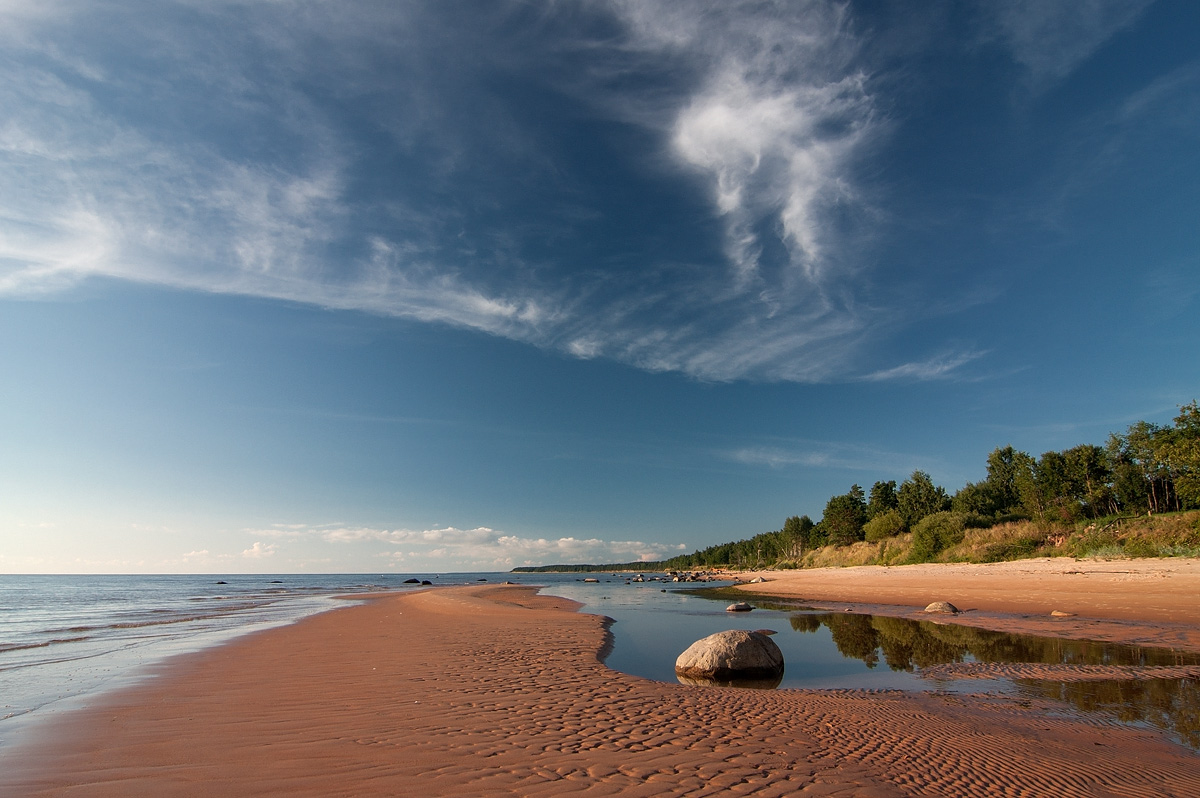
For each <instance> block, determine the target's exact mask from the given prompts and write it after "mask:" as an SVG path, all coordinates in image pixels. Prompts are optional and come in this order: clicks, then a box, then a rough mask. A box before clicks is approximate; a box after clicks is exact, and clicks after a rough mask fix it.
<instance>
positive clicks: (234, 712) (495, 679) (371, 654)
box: [0, 561, 1200, 798]
mask: <svg viewBox="0 0 1200 798" xmlns="http://www.w3.org/2000/svg"><path fill="white" fill-rule="evenodd" d="M1010 565H1011V566H1013V567H1012V568H1010V569H1008V573H1009V574H1010V577H1003V576H997V575H996V574H997V573H999V572H1000V571H1002V570H1003V569H999V570H997V571H992V570H983V571H982V573H983V574H985V575H984V576H982V577H978V578H977V576H976V575H977V574H978V573H981V571H980V570H979V568H978V567H975V569H970V568H960V567H958V566H950V567H944V566H921V567H920V569H921V570H916V571H911V572H906V571H902V570H901V569H895V568H893V569H890V571H886V572H885V571H884V569H879V571H878V572H875V571H867V572H863V574H862V575H861V576H858V577H855V576H854V575H853V573H852V572H853V571H855V570H858V569H843V570H839V571H837V572H829V573H826V572H805V573H801V574H787V575H780V578H779V579H778V580H776V581H773V582H768V583H766V584H765V585H763V586H762V587H764V588H765V589H768V590H773V591H778V592H787V593H790V594H792V595H800V596H805V597H806V598H811V599H814V600H815V599H818V598H821V597H822V596H824V599H825V600H835V601H851V600H853V601H855V602H863V603H864V604H879V605H889V607H890V611H892V612H896V613H904V612H910V611H912V608H913V607H917V606H924V604H925V603H927V602H928V601H932V600H934V599H945V600H949V601H952V602H953V603H955V604H957V605H959V606H960V607H962V608H964V609H970V610H974V612H967V613H964V614H963V616H960V617H963V618H968V617H970V616H975V617H976V619H978V618H980V617H982V616H983V615H984V614H991V615H993V616H994V617H996V618H997V619H999V620H1001V621H1004V622H1007V623H1010V624H1015V625H1017V626H1020V625H1021V624H1022V623H1027V625H1028V624H1033V625H1036V624H1035V623H1033V622H1035V621H1038V620H1039V619H1041V617H1042V616H1043V615H1046V614H1048V613H1049V612H1050V611H1051V610H1052V609H1062V610H1063V611H1072V612H1078V613H1079V614H1078V615H1077V616H1075V617H1072V618H1065V619H1057V618H1056V619H1054V622H1055V623H1057V622H1059V621H1064V622H1066V623H1069V624H1073V625H1075V626H1078V625H1082V624H1087V623H1091V621H1088V620H1085V619H1084V618H1085V616H1088V615H1089V614H1092V615H1095V616H1096V617H1100V618H1108V619H1115V621H1118V622H1120V623H1114V622H1111V620H1110V623H1109V624H1108V625H1109V626H1114V627H1115V626H1121V625H1122V624H1124V623H1126V621H1128V620H1129V619H1130V618H1132V620H1133V621H1136V623H1134V624H1131V625H1130V626H1129V628H1132V629H1135V630H1137V631H1135V633H1134V634H1135V635H1147V634H1151V633H1152V632H1153V630H1154V629H1155V628H1161V629H1164V630H1167V632H1168V634H1169V635H1176V634H1179V635H1182V636H1183V637H1186V638H1188V639H1189V640H1192V641H1193V642H1192V647H1195V644H1194V638H1192V637H1190V636H1189V635H1192V634H1194V633H1195V630H1196V626H1197V624H1196V622H1195V609H1194V608H1190V609H1189V608H1188V607H1187V606H1186V605H1188V604H1190V603H1192V602H1194V601H1195V597H1196V596H1197V595H1198V593H1197V591H1196V589H1195V588H1196V586H1197V585H1196V582H1195V578H1196V574H1197V573H1198V571H1197V563H1195V562H1183V561H1163V562H1161V563H1151V564H1148V565H1144V566H1143V565H1142V564H1134V565H1131V564H1129V563H1099V564H1096V565H1095V567H1096V568H1098V569H1099V568H1101V567H1103V568H1111V569H1112V571H1114V572H1115V571H1118V570H1124V571H1126V573H1123V574H1116V573H1112V574H1108V575H1099V574H1096V573H1094V572H1089V573H1088V574H1072V573H1066V571H1070V570H1072V569H1073V568H1075V566H1076V565H1077V564H1075V563H1073V562H1065V563H1057V562H1055V563H1053V564H1052V566H1043V565H1041V564H1039V563H1032V564H1010ZM1091 567H1093V566H1092V564H1087V568H1091ZM1026 568H1027V569H1032V570H1030V571H1026V570H1023V569H1026ZM1043 568H1046V570H1042V569H1043ZM1055 569H1057V570H1055ZM1163 569H1167V570H1163ZM1157 574H1163V575H1161V576H1160V575H1157ZM1120 576H1124V577H1129V578H1128V579H1127V580H1125V581H1122V580H1120V579H1118V577H1120ZM768 578H769V579H772V578H773V576H771V575H768ZM980 579H981V580H982V581H978V580H980ZM922 580H924V581H922ZM1006 580H1007V581H1006ZM976 581H978V584H974V585H973V584H972V583H973V582H976ZM1035 583H1036V586H1040V587H1039V590H1040V592H1039V590H1035V589H1034V587H1035ZM1127 584H1133V585H1140V586H1142V587H1143V588H1144V589H1142V590H1129V591H1127V590H1126V589H1125V588H1124V586H1125V585H1127ZM1005 585H1007V587H1005ZM989 596H990V597H992V598H995V601H994V602H993V600H992V598H989ZM1069 598H1073V599H1074V603H1067V600H1068V599H1069ZM1046 602H1048V603H1046ZM855 606H859V605H858V604H856V605H855ZM1117 608H1120V609H1119V611H1118V609H1117ZM574 609H575V607H574V605H572V604H571V603H570V602H568V601H565V600H562V599H555V598H551V597H538V596H535V595H534V594H533V591H532V590H531V589H529V588H524V587H501V586H475V587H466V588H439V589H434V590H429V591H425V592H420V593H409V594H399V595H389V596H386V597H382V598H379V599H376V600H373V601H370V602H368V603H366V604H363V605H359V606H351V607H347V608H345V609H341V610H336V611H333V612H329V613H326V614H323V615H319V616H315V617H312V618H309V619H306V620H304V621H302V622H300V623H298V624H295V625H293V626H290V627H285V628H282V629H275V630H271V631H267V632H262V633H258V634H255V635H252V636H249V637H245V638H241V639H239V640H237V641H235V642H233V643H230V644H228V645H225V646H222V647H219V648H214V649H210V650H207V651H204V652H201V653H199V654H193V655H188V656H185V657H181V658H178V659H176V660H173V661H171V662H170V663H168V665H166V666H165V667H163V668H162V669H161V672H160V674H159V675H158V676H157V677H156V678H154V679H153V680H151V681H148V682H145V683H143V684H141V685H140V686H137V687H135V688H132V689H130V690H127V691H124V692H121V693H118V694H115V695H112V696H109V697H108V698H106V699H105V700H104V701H103V702H102V703H101V704H99V705H97V706H94V707H92V708H90V709H87V710H82V711H80V712H77V713H75V714H72V715H70V716H67V717H65V718H63V719H61V720H59V721H57V722H55V723H53V724H51V725H49V726H48V727H44V728H43V730H42V731H41V733H40V734H39V735H38V737H37V738H36V739H32V740H29V741H28V742H27V744H26V745H25V746H24V748H23V749H21V750H19V751H17V752H16V753H15V754H12V753H10V755H9V756H8V757H7V758H6V761H5V762H4V770H3V771H0V772H2V773H3V775H2V776H0V785H3V787H0V790H3V794H5V795H22V796H24V795H63V796H171V795H187V796H214V795H215V796H285V795H286V796H384V795H388V796H393V795H398V796H408V795H412V796H429V795H455V796H546V797H547V798H550V797H551V796H560V795H571V794H586V795H629V796H670V795H696V796H703V795H713V796H717V795H721V796H724V795H762V796H785V795H801V796H803V795H823V796H846V798H850V796H859V797H860V798H870V797H872V796H903V795H925V796H959V795H962V796H1089V797H1094V796H1146V797H1147V798H1149V797H1150V796H1192V797H1193V798H1194V796H1197V795H1200V755H1197V754H1196V753H1193V752H1191V751H1189V750H1187V749H1185V748H1183V747H1181V746H1178V745H1176V744H1174V743H1171V742H1170V741H1168V740H1167V739H1166V738H1164V737H1162V736H1161V735H1160V734H1158V733H1157V732H1154V731H1152V730H1143V729H1136V728H1128V727H1117V726H1115V725H1111V724H1107V723H1102V722H1099V721H1096V722H1085V721H1079V720H1071V719H1067V718H1064V717H1061V713H1058V714H1056V713H1054V712H1052V711H1051V705H1049V704H1041V703H1039V702H1038V701H1037V700H1032V701H1031V700H1029V699H1017V698H1015V697H1004V696H983V695H979V696H967V695H946V694H938V693H929V694H906V693H899V692H886V693H872V692H863V691H818V692H808V691H791V690H783V691H757V690H738V689H732V688H709V687H686V686H683V685H676V684H662V683H656V682H651V681H647V680H644V679H639V678H636V677H632V676H627V675H624V674H621V673H616V672H613V671H610V670H608V669H607V668H605V667H604V666H603V665H602V664H601V663H600V662H599V660H598V654H600V653H601V652H602V651H603V649H604V647H605V645H606V642H607V638H606V633H605V628H604V621H603V619H601V618H598V617H596V616H593V615H588V614H582V613H577V612H575V611H574ZM1143 610H1144V611H1145V614H1144V615H1143V616H1139V615H1138V613H1141V612H1142V611H1143ZM1022 619H1024V620H1022ZM1048 622H1049V621H1048ZM1178 630H1182V631H1178Z"/></svg>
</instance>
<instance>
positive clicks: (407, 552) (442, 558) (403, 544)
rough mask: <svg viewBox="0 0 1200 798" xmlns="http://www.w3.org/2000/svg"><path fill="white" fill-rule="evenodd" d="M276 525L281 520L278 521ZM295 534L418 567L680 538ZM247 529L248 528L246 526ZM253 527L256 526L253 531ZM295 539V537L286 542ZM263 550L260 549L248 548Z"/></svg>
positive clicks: (562, 558) (483, 563)
mask: <svg viewBox="0 0 1200 798" xmlns="http://www.w3.org/2000/svg"><path fill="white" fill-rule="evenodd" d="M279 526H282V525H279ZM286 526H287V527H288V528H289V529H294V530H295V531H297V532H298V533H299V538H300V539H302V540H306V541H310V542H318V543H323V544H327V545H335V546H342V545H348V544H353V545H358V546H364V547H366V548H367V549H368V550H373V551H374V553H375V555H376V556H382V557H387V558H389V559H390V560H392V561H393V562H394V563H397V564H400V563H403V564H404V565H405V566H406V567H409V568H416V569H424V570H440V571H452V570H462V571H471V570H507V569H509V568H512V567H514V566H517V565H541V564H546V563H577V562H633V561H638V560H642V561H650V560H657V559H662V558H664V557H670V556H674V555H675V554H678V553H679V552H681V551H683V550H684V548H685V547H684V546H683V544H664V543H647V542H644V541H637V540H617V541H610V540H603V539H600V538H576V537H560V538H544V537H522V536H520V535H513V534H508V533H505V532H503V531H500V530H496V529H492V528H490V527H484V526H481V527H475V528H472V529H460V528H458V527H453V526H449V527H435V528H432V529H421V530H413V529H382V528H373V527H349V526H341V525H339V526H336V527H330V526H329V525H313V526H305V525H295V524H288V525H286ZM248 531H249V530H248ZM255 533H257V530H256V531H255ZM298 545H301V544H300V542H296V543H292V544H289V549H290V548H291V547H293V546H298ZM274 550H275V546H274V545H271V546H263V544H262V543H256V544H255V546H254V548H253V549H248V550H247V551H246V552H243V556H247V557H250V556H266V555H267V554H269V553H274ZM258 551H263V552H264V553H263V554H251V552H258Z"/></svg>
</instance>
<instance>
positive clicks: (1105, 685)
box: [1016, 679, 1200, 749]
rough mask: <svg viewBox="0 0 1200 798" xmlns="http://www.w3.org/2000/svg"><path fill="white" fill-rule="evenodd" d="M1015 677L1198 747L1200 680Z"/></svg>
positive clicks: (1030, 687)
mask: <svg viewBox="0 0 1200 798" xmlns="http://www.w3.org/2000/svg"><path fill="white" fill-rule="evenodd" d="M1016 681H1017V684H1019V685H1021V686H1022V687H1023V688H1025V689H1026V690H1027V691H1029V692H1031V693H1033V694H1035V695H1037V696H1039V697H1042V698H1051V699H1056V700H1059V701H1065V702H1067V703H1069V704H1070V705H1071V706H1073V707H1075V708H1076V709H1079V710H1082V711H1084V712H1102V713H1104V714H1107V715H1112V716H1115V717H1116V718H1117V719H1118V720H1120V721H1122V722H1123V723H1146V724H1150V725H1152V726H1155V727H1157V728H1159V729H1162V730H1164V731H1167V732H1171V733H1174V734H1175V735H1176V736H1177V737H1178V738H1179V739H1180V740H1181V741H1182V742H1183V744H1184V745H1186V746H1188V747H1189V748H1193V749H1200V683H1198V682H1197V681H1196V680H1195V679H1121V680H1116V679H1114V680H1111V681H1094V682H1048V681H1042V680H1040V679H1018V680H1016Z"/></svg>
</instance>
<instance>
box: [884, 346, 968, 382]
mask: <svg viewBox="0 0 1200 798" xmlns="http://www.w3.org/2000/svg"><path fill="white" fill-rule="evenodd" d="M984 354H985V353H983V352H973V351H972V352H951V353H949V354H943V355H938V356H936V357H933V358H930V359H928V360H923V361H916V362H911V363H902V364H900V365H899V366H894V367H892V368H889V369H883V370H882V371H876V372H872V373H871V374H867V375H865V376H863V378H862V379H863V380H865V381H868V382H890V381H893V380H910V381H917V380H945V379H951V378H954V377H957V376H958V374H959V371H960V369H961V368H962V367H963V366H964V365H966V364H967V363H970V362H971V361H972V360H976V359H978V358H980V357H983V355H984Z"/></svg>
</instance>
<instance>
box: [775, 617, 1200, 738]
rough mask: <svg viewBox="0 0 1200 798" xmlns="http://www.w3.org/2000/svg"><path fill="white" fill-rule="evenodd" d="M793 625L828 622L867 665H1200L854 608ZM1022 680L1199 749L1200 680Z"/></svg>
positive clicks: (840, 646)
mask: <svg viewBox="0 0 1200 798" xmlns="http://www.w3.org/2000/svg"><path fill="white" fill-rule="evenodd" d="M791 625H792V628H793V629H795V630H796V631H799V632H815V631H817V630H818V629H820V628H821V626H826V627H828V629H829V632H830V635H831V636H832V638H833V642H834V645H836V646H837V650H838V651H839V652H841V654H842V656H844V657H851V658H853V659H858V660H862V661H863V662H864V663H866V665H867V667H868V668H874V667H875V666H876V665H877V664H878V663H879V654H880V652H882V654H883V658H884V661H885V662H887V665H888V667H889V668H891V669H892V670H894V671H912V670H913V669H914V667H915V668H927V667H930V666H933V665H943V664H948V663H955V662H962V661H964V660H966V659H967V658H968V657H970V658H972V659H974V660H976V661H977V662H987V663H1005V662H1020V663H1038V664H1045V665H1116V666H1167V665H1197V664H1200V655H1196V654H1190V653H1187V652H1181V651H1174V650H1171V649H1165V648H1140V647H1137V646H1127V645H1116V644H1112V643H1100V642H1095V641H1091V640H1064V639H1061V638H1053V637H1035V636H1032V635H1014V634H1008V633H1005V632H994V631H990V630H987V629H977V628H974V627H971V626H961V625H957V624H939V623H934V622H932V621H912V620H909V619H907V618H888V617H884V616H871V615H856V614H851V613H845V614H842V613H803V614H796V615H793V616H791ZM1016 683H1017V684H1019V685H1022V686H1023V687H1024V688H1025V689H1027V690H1029V691H1031V692H1033V693H1035V694H1037V695H1039V696H1041V697H1044V698H1050V699H1055V700H1060V701H1065V702H1067V703H1069V704H1070V705H1071V706H1073V707H1075V708H1076V709H1079V710H1082V711H1085V712H1103V713H1104V714H1107V715H1110V716H1115V717H1116V718H1117V719H1118V720H1120V721H1122V722H1126V723H1148V724H1152V725H1154V726H1156V727H1158V728H1160V729H1163V730H1166V731H1168V732H1172V733H1174V734H1175V735H1177V736H1178V737H1179V739H1181V740H1182V741H1183V742H1184V744H1186V745H1188V746H1190V747H1191V748H1195V749H1200V681H1197V680H1195V679H1137V680H1134V679H1123V680H1104V681H1075V682H1058V681H1044V680H1031V679H1020V680H1016Z"/></svg>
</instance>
